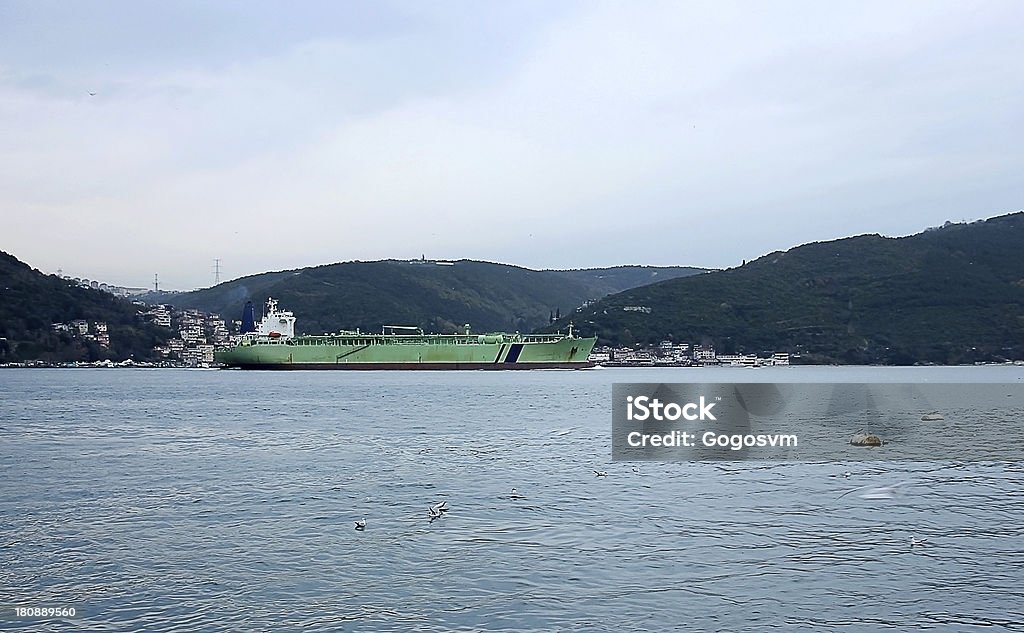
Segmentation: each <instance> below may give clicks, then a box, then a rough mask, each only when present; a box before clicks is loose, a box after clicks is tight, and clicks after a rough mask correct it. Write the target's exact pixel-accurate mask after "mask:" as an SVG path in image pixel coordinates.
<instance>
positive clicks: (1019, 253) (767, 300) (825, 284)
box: [556, 213, 1024, 364]
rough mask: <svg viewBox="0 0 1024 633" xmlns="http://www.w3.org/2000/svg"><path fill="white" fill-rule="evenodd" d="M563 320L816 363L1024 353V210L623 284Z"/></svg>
mask: <svg viewBox="0 0 1024 633" xmlns="http://www.w3.org/2000/svg"><path fill="white" fill-rule="evenodd" d="M569 318H571V319H573V320H574V321H575V322H576V324H577V325H578V326H579V327H580V330H581V331H582V332H585V333H596V334H598V335H599V336H600V337H601V339H602V340H603V341H605V342H610V343H625V344H633V343H654V342H656V341H659V340H664V339H669V340H676V341H680V342H685V341H688V342H695V343H705V344H712V345H714V346H715V347H716V349H717V350H718V351H719V353H724V352H748V353H751V352H753V353H756V352H762V351H767V350H776V351H789V352H796V353H801V354H803V355H804V357H805V359H811V360H815V361H818V362H840V363H895V364H909V363H914V362H933V363H962V362H973V361H981V360H1001V359H1021V358H1024V213H1014V214H1010V215H1004V216H1000V217H996V218H992V219H989V220H987V221H978V222H973V223H970V224H949V223H947V225H946V226H943V227H942V228H935V229H930V230H927V231H925V232H923V233H919V234H917V235H913V236H909V237H903V238H887V237H882V236H879V235H861V236H858V237H851V238H847V239H841V240H835V241H830V242H817V243H813V244H806V245H803V246H798V247H796V248H793V249H790V250H788V251H785V252H775V253H771V254H769V255H766V256H764V257H761V258H759V259H757V260H754V261H752V262H750V263H748V264H746V265H744V266H742V267H739V268H733V269H728V270H722V271H715V272H710V273H707V274H704V275H698V276H692V277H686V278H682V279H674V280H670V281H665V282H661V283H656V284H652V285H649V286H644V287H642V288H636V289H633V290H627V291H625V292H622V293H619V294H615V295H612V296H610V297H607V298H605V299H603V300H602V301H600V302H597V303H596V304H594V305H591V306H589V307H587V308H586V309H584V310H582V311H581V312H579V313H576V314H573V315H571V316H570V317H569ZM566 320H568V319H564V320H563V322H562V323H560V324H557V325H556V327H557V326H564V321H566Z"/></svg>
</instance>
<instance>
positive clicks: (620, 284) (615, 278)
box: [547, 266, 708, 299]
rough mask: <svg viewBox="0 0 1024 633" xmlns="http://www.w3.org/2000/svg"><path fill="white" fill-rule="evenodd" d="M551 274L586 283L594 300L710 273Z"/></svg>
mask: <svg viewBox="0 0 1024 633" xmlns="http://www.w3.org/2000/svg"><path fill="white" fill-rule="evenodd" d="M547 272H553V273H556V274H558V275H561V276H563V277H568V278H569V279H575V280H576V281H582V282H583V283H585V284H587V285H588V286H590V288H591V293H592V295H591V296H593V297H594V298H595V299H596V298H600V297H603V296H605V295H610V294H615V293H616V292H622V291H624V290H629V289H631V288H638V287H640V286H646V285H648V284H653V283H658V282H659V281H667V280H669V279H677V278H679V277H689V276H691V275H699V274H701V273H706V272H708V269H706V268H694V267H693V266H615V267H613V268H581V269H576V270H552V271H547Z"/></svg>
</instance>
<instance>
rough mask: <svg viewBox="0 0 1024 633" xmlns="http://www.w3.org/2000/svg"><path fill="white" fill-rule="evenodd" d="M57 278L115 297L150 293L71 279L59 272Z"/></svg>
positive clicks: (98, 282) (92, 281) (144, 290)
mask: <svg viewBox="0 0 1024 633" xmlns="http://www.w3.org/2000/svg"><path fill="white" fill-rule="evenodd" d="M57 276H58V277H60V278H61V279H65V280H67V281H70V282H71V283H73V284H75V285H77V286H79V287H81V288H91V289H93V290H100V291H102V292H109V293H110V294H112V295H114V296H116V297H123V298H130V297H138V296H141V295H144V294H146V293H148V292H151V289H150V288H126V287H125V286H115V285H113V284H107V283H103V282H100V281H94V280H91V279H84V278H81V277H72V276H70V275H64V274H62V273H60V272H58V273H57Z"/></svg>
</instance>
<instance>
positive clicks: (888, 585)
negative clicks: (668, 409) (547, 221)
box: [0, 367, 1024, 632]
mask: <svg viewBox="0 0 1024 633" xmlns="http://www.w3.org/2000/svg"><path fill="white" fill-rule="evenodd" d="M761 380H764V381H782V380H788V381H808V382H821V381H850V382H858V381H882V382H884V381H894V382H896V381H898V382H914V381H919V380H926V381H940V382H942V381H944V382H972V381H978V382H985V381H993V382H1020V381H1021V380H1024V369H1022V368H1019V367H1017V368H1013V367H979V368H914V369H909V368H908V369H883V368H796V367H792V368H777V369H770V370H769V369H763V370H724V369H704V370H686V369H651V370H637V369H621V370H612V369H603V370H592V371H577V372H572V371H534V372H496V373H489V372H443V373H417V372H381V373H377V372H365V373H364V372H294V373H289V372H283V373H264V372H240V371H187V370H85V369H83V370H2V371H0V608H2V609H3V610H4V611H3V614H2V615H0V628H3V629H15V630H53V631H79V630H90V631H138V630H148V631H194V630H244V631H278V630H299V629H301V630H306V631H450V630H464V631H475V630H492V631H572V630H578V631H616V632H621V631H640V630H652V631H665V630H709V631H710V630H714V631H722V630H727V631H765V630H768V629H769V628H776V627H784V628H785V629H787V630H791V631H823V630H824V631H837V630H841V631H874V630H897V631H907V630H917V629H932V630H938V631H965V630H976V629H977V630H981V628H982V627H984V630H1024V600H1022V599H1021V593H1022V590H1021V586H1022V584H1024V485H1022V483H1024V468H1022V465H1021V464H1019V463H1014V462H995V463H993V462H987V463H966V464H965V463H950V462H936V463H888V462H870V463H832V464H800V463H782V464H779V463H764V462H728V463H669V464H664V463H649V462H648V463H642V464H638V465H637V464H630V463H613V462H611V461H610V412H609V403H610V394H611V384H612V383H613V382H709V381H744V382H751V381H761ZM634 467H636V468H637V470H638V471H639V472H636V471H634ZM594 470H601V471H607V476H606V477H597V476H595V474H594ZM847 473H848V474H847ZM513 487H515V488H516V489H517V490H518V495H517V497H519V498H513V496H512V495H511V494H510V491H511V489H512V488H513ZM890 487H891V488H890ZM863 491H868V493H869V494H864V493H863ZM879 491H891V492H892V494H873V493H872V492H874V493H877V492H879ZM441 500H447V502H448V505H449V507H450V511H449V512H448V513H447V514H446V515H445V516H444V517H443V518H441V519H439V520H436V521H433V522H430V521H429V518H428V511H427V509H428V507H429V506H430V505H432V504H434V503H437V502H439V501H441ZM363 518H365V519H366V523H367V527H366V529H365V530H364V531H356V530H354V529H353V527H354V523H353V522H354V521H355V520H358V519H363ZM912 539H915V540H916V541H922V542H921V543H920V544H912ZM15 606H31V607H34V606H41V607H74V608H75V609H76V612H77V616H76V617H75V618H74V619H66V620H54V619H49V620H46V619H39V618H20V619H19V618H15V617H12V612H13V607H15Z"/></svg>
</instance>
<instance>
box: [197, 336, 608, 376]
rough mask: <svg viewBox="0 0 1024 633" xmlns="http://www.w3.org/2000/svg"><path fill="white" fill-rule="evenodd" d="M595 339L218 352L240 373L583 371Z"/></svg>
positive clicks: (300, 342) (431, 341) (348, 341)
mask: <svg viewBox="0 0 1024 633" xmlns="http://www.w3.org/2000/svg"><path fill="white" fill-rule="evenodd" d="M594 343H596V339H593V338H579V337H573V336H557V335H536V336H534V335H486V336H470V335H466V336H462V335H454V336H445V335H434V336H431V335H419V336H401V335H372V336H370V335H354V336H347V335H346V336H302V337H297V338H294V339H289V340H285V341H281V340H269V339H256V340H251V341H244V342H243V343H242V344H239V345H236V346H235V347H231V348H228V349H224V350H219V351H218V352H217V354H216V358H217V361H218V362H220V363H222V364H223V365H225V366H227V367H237V368H240V369H273V370H280V369H317V370H324V369H349V370H428V371H436V370H481V369H483V370H512V369H582V368H587V367H591V366H592V363H590V362H588V360H587V358H588V357H589V355H590V352H591V350H592V349H593V347H594Z"/></svg>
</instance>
